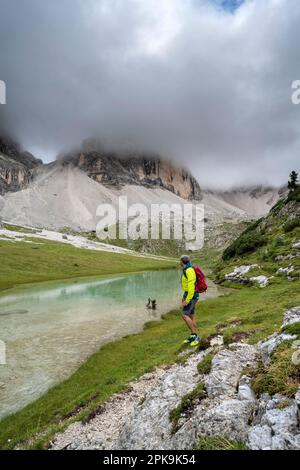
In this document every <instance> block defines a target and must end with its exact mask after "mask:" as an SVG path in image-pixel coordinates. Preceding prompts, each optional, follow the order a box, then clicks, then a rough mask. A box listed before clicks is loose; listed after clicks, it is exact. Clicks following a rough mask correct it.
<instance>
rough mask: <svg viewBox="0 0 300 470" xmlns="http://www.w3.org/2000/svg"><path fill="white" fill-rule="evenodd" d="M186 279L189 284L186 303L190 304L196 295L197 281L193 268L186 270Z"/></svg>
mask: <svg viewBox="0 0 300 470" xmlns="http://www.w3.org/2000/svg"><path fill="white" fill-rule="evenodd" d="M186 278H187V282H188V288H187V296H186V299H185V301H186V303H190V301H191V300H192V298H193V297H194V294H195V281H196V274H195V271H194V269H193V268H189V269H187V270H186Z"/></svg>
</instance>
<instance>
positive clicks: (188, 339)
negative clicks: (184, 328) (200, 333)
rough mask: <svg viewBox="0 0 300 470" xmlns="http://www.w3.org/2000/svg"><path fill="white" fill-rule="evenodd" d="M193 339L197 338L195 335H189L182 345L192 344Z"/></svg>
mask: <svg viewBox="0 0 300 470" xmlns="http://www.w3.org/2000/svg"><path fill="white" fill-rule="evenodd" d="M195 338H197V335H196V334H193V335H190V336H189V337H188V338H187V339H185V340H184V341H183V342H182V344H190V343H192V342H193V341H194V340H195Z"/></svg>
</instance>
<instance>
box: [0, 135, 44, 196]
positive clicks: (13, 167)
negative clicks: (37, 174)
mask: <svg viewBox="0 0 300 470" xmlns="http://www.w3.org/2000/svg"><path fill="white" fill-rule="evenodd" d="M40 164H42V162H41V160H37V159H36V158H35V157H34V156H33V155H31V153H29V152H24V151H22V150H21V148H20V146H19V145H18V144H16V143H15V142H13V141H11V140H10V139H3V138H0V194H4V193H5V192H7V191H19V190H20V189H24V188H25V187H26V186H28V184H29V183H30V181H31V180H32V178H33V175H34V171H35V169H36V168H37V166H38V165H40Z"/></svg>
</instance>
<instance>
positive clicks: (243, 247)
mask: <svg viewBox="0 0 300 470" xmlns="http://www.w3.org/2000/svg"><path fill="white" fill-rule="evenodd" d="M266 243H267V240H266V238H265V237H264V236H263V235H261V234H260V233H257V232H254V231H250V232H249V231H248V230H247V231H246V232H243V233H242V234H241V235H240V236H239V237H238V238H237V239H236V240H235V241H234V242H233V243H231V245H229V246H228V247H227V248H226V250H225V251H224V252H223V255H222V258H223V260H224V261H225V260H228V259H230V258H234V257H235V256H241V255H243V254H245V253H251V252H253V251H255V250H256V249H257V248H259V247H260V246H263V245H265V244H266Z"/></svg>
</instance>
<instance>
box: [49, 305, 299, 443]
mask: <svg viewBox="0 0 300 470" xmlns="http://www.w3.org/2000/svg"><path fill="white" fill-rule="evenodd" d="M295 322H300V307H295V308H293V309H291V310H288V311H287V312H286V313H285V315H284V320H283V327H284V325H288V324H291V323H295ZM287 336H288V335H284V334H282V333H281V334H280V333H278V334H277V333H275V334H274V335H272V336H271V337H270V338H267V339H266V340H265V341H262V342H260V343H258V344H257V345H249V344H245V343H234V344H231V345H230V346H229V347H228V348H225V347H223V346H219V347H218V348H217V349H215V350H214V352H215V355H214V357H213V360H212V363H211V370H210V372H209V373H208V374H207V375H201V374H199V372H198V370H197V364H198V363H199V362H201V361H202V360H203V358H204V357H205V355H206V354H208V353H210V352H212V351H213V349H212V347H210V348H209V349H208V350H206V351H205V352H203V351H202V352H198V353H195V354H192V355H191V356H190V357H189V358H188V359H187V361H186V363H185V364H183V365H182V364H174V365H173V366H171V367H169V368H165V369H157V370H156V371H154V372H153V373H150V374H145V375H144V376H143V377H142V378H141V379H139V380H138V381H136V382H134V383H132V384H131V385H130V387H129V388H128V390H127V391H126V392H125V393H123V394H119V395H115V396H114V397H112V398H111V399H110V400H109V401H108V402H107V403H106V404H104V405H103V406H101V408H100V409H99V410H98V411H97V410H96V412H95V414H94V415H93V416H92V417H91V419H90V420H89V422H88V423H86V424H83V423H74V424H72V425H71V426H70V427H69V428H68V429H67V430H66V431H64V432H63V433H62V434H58V435H57V436H56V438H55V440H54V442H53V443H52V445H51V448H52V449H62V448H65V449H119V450H127V449H130V450H132V449H148V450H152V449H153V450H154V449H155V450H160V449H168V450H171V449H173V450H188V449H192V448H193V447H194V446H195V444H196V443H197V441H198V440H199V439H201V438H209V437H221V438H226V439H229V440H231V441H236V442H243V443H244V444H245V445H246V447H247V448H248V449H251V450H265V449H274V450H275V449H281V450H284V449H300V428H299V408H300V388H299V389H298V392H297V393H296V395H295V397H294V398H287V397H284V396H282V395H280V394H276V395H274V396H269V395H267V394H262V395H261V396H258V397H257V396H255V394H254V392H253V390H252V388H251V378H250V377H249V376H248V375H247V373H246V372H245V371H246V370H249V367H250V368H253V367H255V365H256V364H257V363H258V362H259V360H260V358H261V357H263V361H264V362H265V363H268V361H269V360H270V354H271V353H272V351H273V350H274V348H275V347H276V346H277V345H278V344H280V343H281V342H282V341H285V340H286V339H290V336H288V337H287ZM200 383H202V384H203V386H204V389H205V391H206V394H205V396H204V397H203V396H202V397H201V398H198V399H194V402H192V403H190V405H189V406H190V408H189V409H186V410H185V412H183V413H181V416H180V418H179V421H178V425H177V427H176V428H175V429H174V426H172V422H171V419H170V416H171V415H170V413H171V412H172V410H174V408H176V407H178V405H179V404H180V403H181V400H182V398H183V397H184V396H186V394H188V393H189V392H191V391H192V390H195V387H197V386H199V384H200Z"/></svg>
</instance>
